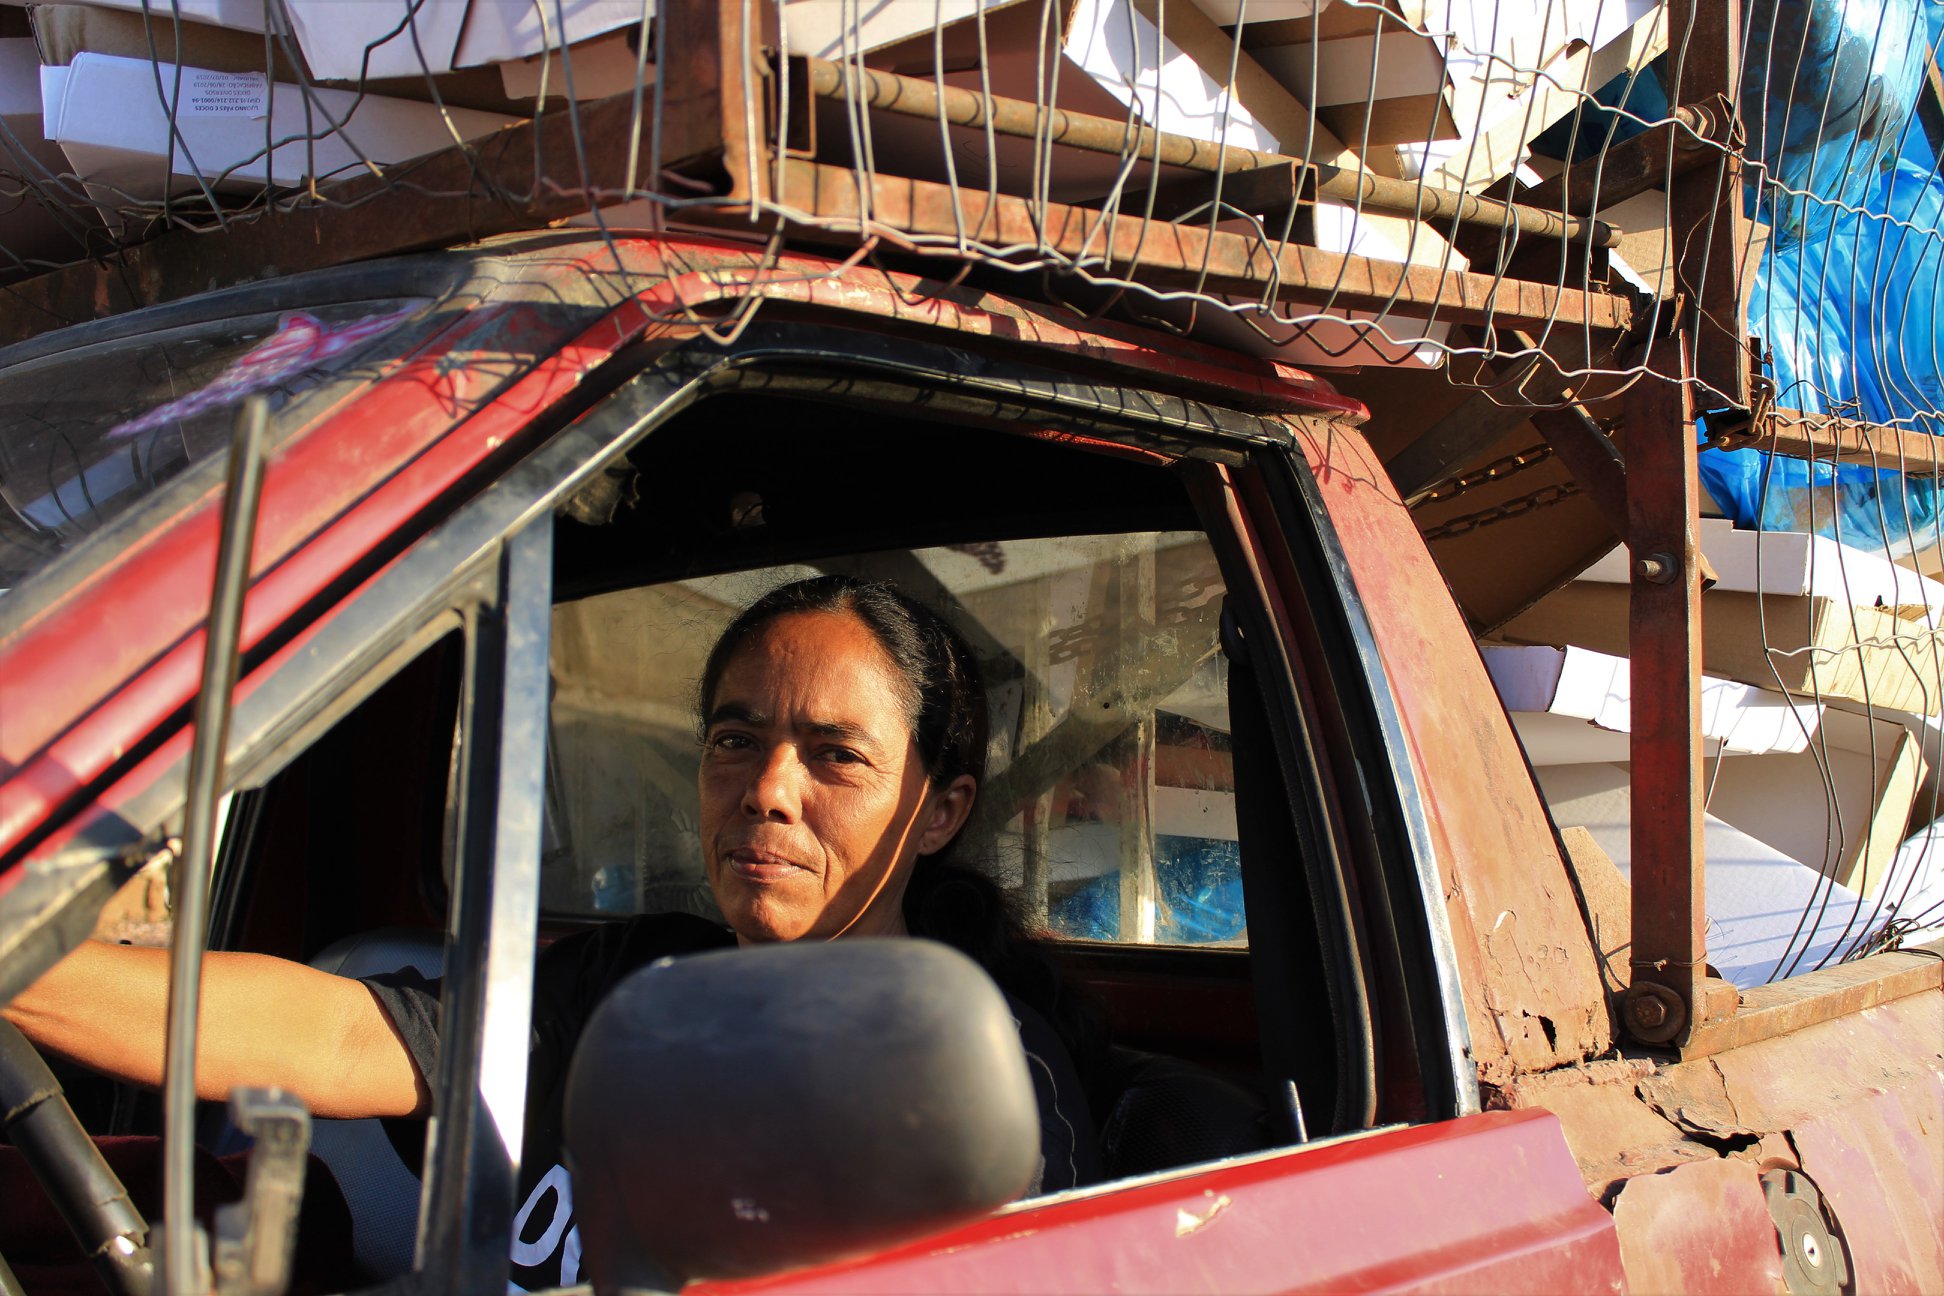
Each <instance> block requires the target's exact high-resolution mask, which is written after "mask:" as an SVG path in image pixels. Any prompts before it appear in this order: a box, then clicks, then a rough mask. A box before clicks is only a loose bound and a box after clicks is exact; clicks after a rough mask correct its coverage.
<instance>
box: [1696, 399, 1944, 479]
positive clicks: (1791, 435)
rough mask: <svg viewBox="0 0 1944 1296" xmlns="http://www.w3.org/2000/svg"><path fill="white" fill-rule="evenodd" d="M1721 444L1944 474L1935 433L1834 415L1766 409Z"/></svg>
mask: <svg viewBox="0 0 1944 1296" xmlns="http://www.w3.org/2000/svg"><path fill="white" fill-rule="evenodd" d="M1721 445H1722V447H1723V448H1724V449H1728V450H1739V449H1742V448H1744V447H1748V446H1753V447H1754V448H1756V449H1758V450H1766V451H1768V452H1769V453H1770V454H1779V455H1788V456H1790V457H1791V458H1795V459H1826V460H1831V461H1834V462H1836V463H1860V464H1868V465H1870V466H1871V467H1873V468H1882V469H1887V470H1890V471H1894V472H1900V473H1904V474H1906V475H1907V476H1912V477H1936V476H1939V475H1944V442H1940V441H1939V439H1938V437H1937V436H1935V435H1933V434H1931V433H1929V432H1924V431H1920V430H1918V429H1914V428H1896V427H1886V426H1884V425H1883V424H1881V423H1862V422H1858V421H1857V420H1855V419H1846V418H1842V417H1840V416H1837V415H1834V414H1808V413H1804V412H1803V411H1802V410H1792V409H1778V410H1770V411H1768V412H1767V414H1766V416H1765V417H1764V418H1762V419H1761V420H1760V421H1758V422H1757V423H1755V424H1754V425H1752V426H1751V427H1750V429H1749V430H1748V431H1747V432H1745V433H1736V434H1732V435H1729V436H1726V437H1723V438H1722V439H1721Z"/></svg>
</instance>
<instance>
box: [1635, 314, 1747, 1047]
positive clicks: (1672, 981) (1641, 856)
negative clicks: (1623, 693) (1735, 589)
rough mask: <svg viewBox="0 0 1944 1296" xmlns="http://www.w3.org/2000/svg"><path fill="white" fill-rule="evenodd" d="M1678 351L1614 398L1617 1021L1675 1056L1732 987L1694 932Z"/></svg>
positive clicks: (1694, 744)
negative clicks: (1624, 904)
mask: <svg viewBox="0 0 1944 1296" xmlns="http://www.w3.org/2000/svg"><path fill="white" fill-rule="evenodd" d="M1690 347H1691V343H1690V340H1689V338H1688V336H1687V334H1686V333H1685V332H1679V333H1676V334H1675V335H1674V336H1673V337H1672V338H1669V339H1667V340H1666V341H1665V342H1663V343H1662V344H1661V345H1659V346H1657V347H1656V348H1655V349H1654V352H1653V354H1652V356H1651V359H1650V362H1649V365H1648V372H1647V373H1646V374H1645V375H1644V376H1643V377H1642V378H1641V380H1640V381H1639V382H1637V383H1635V384H1634V386H1633V387H1632V388H1631V389H1629V391H1628V393H1627V398H1626V400H1627V406H1626V420H1627V483H1626V485H1627V524H1628V530H1627V541H1628V547H1629V549H1630V551H1631V553H1632V585H1631V589H1630V597H1629V601H1628V625H1627V639H1628V656H1629V658H1630V660H1631V662H1632V666H1633V670H1632V678H1633V696H1632V704H1631V705H1632V715H1631V721H1632V725H1631V727H1632V730H1633V737H1632V751H1631V758H1630V767H1629V768H1630V773H1629V783H1630V788H1629V790H1630V793H1631V796H1632V812H1631V817H1632V833H1633V849H1632V855H1633V876H1632V883H1633V885H1632V904H1633V915H1632V923H1633V952H1632V958H1631V962H1632V970H1631V977H1630V983H1629V985H1628V987H1627V990H1626V993H1625V997H1624V999H1623V1001H1622V1003H1623V1014H1622V1015H1623V1020H1624V1023H1625V1025H1626V1028H1627V1030H1628V1032H1629V1033H1630V1034H1631V1035H1633V1037H1634V1038H1635V1039H1637V1040H1640V1041H1641V1042H1643V1043H1647V1044H1656V1045H1668V1044H1673V1045H1677V1046H1678V1045H1681V1044H1684V1043H1685V1042H1686V1041H1687V1040H1688V1038H1689V1037H1690V1036H1691V1035H1692V1033H1693V1032H1694V1031H1696V1030H1698V1029H1701V1028H1703V1027H1705V1026H1707V1025H1709V1024H1710V1023H1711V1022H1713V1021H1714V1020H1716V1019H1718V1018H1720V1017H1722V1016H1725V1015H1727V1014H1728V1013H1732V1012H1733V1011H1734V1006H1735V996H1734V988H1733V987H1732V986H1729V985H1728V984H1727V983H1726V982H1724V981H1720V980H1718V979H1716V978H1711V977H1709V976H1708V974H1707V939H1706V936H1705V934H1704V927H1705V924H1706V922H1707V909H1706V904H1705V891H1706V888H1705V883H1704V877H1703V868H1702V866H1703V862H1704V859H1705V853H1704V849H1703V844H1702V788H1703V786H1704V785H1703V782H1702V768H1701V766H1702V738H1701V573H1702V563H1701V547H1700V541H1699V535H1700V518H1701V476H1700V471H1699V468H1698V462H1697V454H1698V446H1697V434H1696V426H1695V418H1694V384H1693V382H1692V378H1693V375H1694V369H1693V364H1694V361H1693V353H1692V351H1691V349H1690Z"/></svg>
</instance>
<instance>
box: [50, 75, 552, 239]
mask: <svg viewBox="0 0 1944 1296" xmlns="http://www.w3.org/2000/svg"><path fill="white" fill-rule="evenodd" d="M178 71H179V73H180V75H178ZM158 83H159V86H158ZM178 86H179V87H180V91H179V97H178V92H177V87H178ZM165 96H166V97H165ZM41 97H42V107H43V112H44V113H45V116H46V122H47V133H48V137H49V138H50V139H52V140H54V141H56V142H57V143H59V144H60V146H61V148H62V151H63V152H64V153H65V154H66V155H67V158H68V161H69V163H70V165H71V166H72V167H73V169H74V171H75V172H76V173H77V174H78V175H80V176H81V177H82V178H83V179H84V180H86V181H87V182H88V185H89V189H90V192H91V193H93V194H95V195H96V197H97V200H98V201H100V202H102V203H104V204H106V205H107V206H109V207H111V208H113V207H120V206H125V205H127V204H128V203H130V202H131V201H132V202H151V201H155V200H158V199H160V198H161V197H162V196H163V195H164V194H165V193H181V192H193V191H196V190H197V189H198V188H199V183H201V182H206V183H208V184H209V185H210V186H211V187H212V188H213V189H215V190H216V191H217V192H219V193H251V192H254V191H256V190H259V189H261V188H262V187H263V186H264V185H266V184H269V185H273V186H294V185H299V184H302V183H304V182H305V180H306V179H307V178H309V177H310V176H311V175H312V174H313V173H314V174H315V175H316V177H317V178H318V179H320V180H321V179H324V178H327V177H329V176H332V175H335V174H339V173H342V172H346V171H349V170H351V169H353V168H357V167H362V166H363V165H364V161H363V160H361V158H360V155H362V158H363V159H368V160H369V161H370V162H372V163H375V164H378V165H386V164H389V163H394V162H403V161H405V160H407V159H409V158H414V157H418V156H420V155H421V154H425V153H430V152H434V151H437V150H439V149H444V148H450V147H452V145H453V137H452V132H453V131H457V132H458V133H459V135H460V136H461V138H464V139H476V138H478V137H480V136H482V135H488V134H491V133H492V132H493V131H496V130H498V129H500V128H501V127H503V126H506V125H509V124H511V123H512V122H513V121H515V120H516V119H515V118H511V117H505V116H501V115H499V114H495V113H482V112H474V111H470V110H468V109H462V108H455V109H450V110H448V111H447V112H444V113H441V112H440V111H439V110H438V109H436V108H434V107H432V106H430V105H427V104H421V103H413V102H408V101H406V100H400V99H386V98H383V97H381V96H377V95H362V96H361V95H357V94H354V93H352V92H349V91H343V90H313V91H311V92H310V96H309V102H308V104H307V103H306V96H305V94H304V92H303V91H302V90H301V89H299V88H298V87H296V86H293V85H288V84H285V83H281V82H272V81H270V80H269V79H268V78H267V77H265V76H263V74H261V73H228V72H215V71H212V70H210V69H207V68H193V67H184V68H181V69H179V70H178V69H177V68H176V67H175V66H174V65H173V64H168V63H160V64H151V63H149V62H148V61H147V60H145V59H126V58H117V57H115V56H113V55H107V54H83V55H80V56H79V57H77V58H76V59H75V60H74V62H73V63H72V64H70V65H68V66H67V67H44V68H42V69H41ZM178 102H179V103H180V105H181V106H180V109H179V111H177V112H176V113H175V127H176V131H177V132H179V134H180V139H179V140H176V141H172V136H171V129H170V106H171V104H174V103H178ZM331 119H335V120H337V121H339V122H341V123H342V125H341V126H340V127H338V128H337V129H330V128H329V127H328V124H327V123H328V122H329V121H330V120H331ZM307 132H316V137H315V138H312V137H311V136H310V135H309V134H308V133H307ZM272 143H274V144H275V147H274V148H272V149H269V150H268V151H267V153H266V146H267V145H268V144H272ZM162 159H167V160H168V173H167V175H166V178H165V176H164V175H163V174H162V170H163V168H162V167H161V166H159V165H158V162H159V161H161V160H162Z"/></svg>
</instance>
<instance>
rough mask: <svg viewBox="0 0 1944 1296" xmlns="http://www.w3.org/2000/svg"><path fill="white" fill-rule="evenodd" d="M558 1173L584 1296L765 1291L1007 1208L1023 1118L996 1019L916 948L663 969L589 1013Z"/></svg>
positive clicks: (1016, 1175)
mask: <svg viewBox="0 0 1944 1296" xmlns="http://www.w3.org/2000/svg"><path fill="white" fill-rule="evenodd" d="M565 1135H566V1145H567V1156H568V1159H569V1163H570V1165H571V1168H572V1171H573V1175H574V1206H575V1214H576V1216H577V1218H578V1221H579V1228H580V1231H581V1245H582V1256H583V1264H584V1266H585V1269H586V1272H587V1274H588V1276H589V1277H590V1279H591V1280H592V1281H593V1283H594V1285H595V1287H596V1289H597V1290H599V1291H603V1292H609V1291H614V1290H616V1289H618V1288H657V1287H659V1288H665V1289H670V1290H672V1289H674V1288H676V1287H679V1286H680V1285H681V1284H682V1283H683V1282H684V1281H686V1280H688V1279H692V1278H734V1277H750V1276H754V1275H759V1274H767V1273H773V1272H776V1271H778V1270H783V1269H790V1268H797V1267H800V1266H803V1265H810V1264H817V1263H822V1262H826V1261H831V1260H836V1259H840V1258H842V1257H845V1256H850V1255H855V1254H858V1253H861V1252H867V1251H871V1250H875V1249H879V1248H882V1247H885V1246H888V1245H891V1244H892V1243H895V1242H901V1241H905V1240H907V1239H910V1238H914V1237H918V1236H920V1235H922V1234H925V1233H928V1232H933V1231H936V1230H939V1229H942V1228H946V1227H949V1226H950V1225H953V1224H956V1223H960V1222H962V1221H965V1220H969V1219H973V1218H976V1217H977V1216H980V1215H983V1214H985V1213H987V1212H988V1211H991V1210H992V1209H993V1208H994V1207H997V1206H1000V1205H1003V1204H1004V1203H1006V1202H1009V1201H1012V1200H1013V1199H1015V1198H1017V1197H1019V1196H1020V1195H1021V1194H1022V1193H1024V1192H1025V1191H1026V1189H1027V1188H1028V1187H1029V1186H1030V1184H1031V1182H1032V1179H1033V1176H1034V1174H1035V1173H1036V1172H1037V1170H1038V1167H1039V1160H1040V1143H1039V1112H1038V1106H1037V1103H1036V1100H1035V1096H1034V1091H1033V1083H1032V1078H1031V1076H1030V1075H1029V1074H1028V1072H1027V1069H1026V1058H1025V1052H1024V1050H1023V1048H1022V1046H1021V1044H1020V1040H1019V1031H1018V1027H1017V1026H1016V1025H1015V1023H1014V1021H1013V1016H1012V1012H1011V1009H1010V1008H1009V1007H1008V1006H1007V1004H1006V1000H1005V998H1004V996H1003V995H1001V994H1000V992H999V989H998V987H997V986H995V985H994V984H993V982H992V980H991V979H990V978H989V977H988V976H987V975H986V974H985V972H984V971H982V970H981V969H980V968H979V967H978V965H977V964H975V963H973V962H972V961H971V960H970V959H968V958H966V957H965V956H964V955H962V954H960V953H958V952H957V951H955V950H952V949H949V948H947V947H945V946H943V945H939V944H936V943H934V942H931V941H922V940H877V939H866V940H845V941H835V942H829V943H820V944H814V945H813V944H808V943H805V944H791V945H772V946H765V947H761V948H753V949H741V950H723V951H719V952H716V953H709V954H698V955H692V956H689V957H687V958H682V959H674V960H666V959H665V960H662V961H660V962H657V963H655V964H652V965H650V966H649V967H646V968H643V969H641V970H640V971H638V972H635V973H633V974H632V975H630V976H629V977H627V978H626V979H625V980H623V981H622V982H621V983H620V984H619V985H618V986H616V987H615V989H614V991H613V992H612V993H610V994H609V995H608V997H607V998H606V999H605V1000H603V1001H602V1003H601V1005H600V1007H599V1008H598V1009H596V1010H595V1012H594V1014H593V1016H592V1017H591V1018H590V1019H589V1021H588V1024H587V1029H586V1030H585V1031H584V1032H583V1033H582V1035H581V1041H580V1045H579V1047H578V1048H577V1049H576V1051H575V1054H574V1061H573V1065H572V1068H571V1070H570V1072H569V1074H568V1081H567V1096H566V1109H565Z"/></svg>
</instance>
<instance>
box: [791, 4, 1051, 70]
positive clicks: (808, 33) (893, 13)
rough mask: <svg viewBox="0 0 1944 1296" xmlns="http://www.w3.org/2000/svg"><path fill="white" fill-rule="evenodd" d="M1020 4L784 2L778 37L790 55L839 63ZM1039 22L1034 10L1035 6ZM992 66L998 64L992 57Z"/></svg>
mask: <svg viewBox="0 0 1944 1296" xmlns="http://www.w3.org/2000/svg"><path fill="white" fill-rule="evenodd" d="M1018 3H1021V0H876V3H870V2H869V0H866V2H865V3H849V2H847V0H784V5H783V38H784V42H785V48H787V49H788V51H789V52H790V53H792V54H803V55H807V56H809V57H810V58H822V59H841V58H847V57H852V56H855V55H858V54H869V53H873V52H875V51H877V50H881V49H883V48H885V47H886V46H889V45H895V44H897V43H898V42H900V41H904V40H908V39H910V38H912V37H914V36H923V37H924V38H925V39H926V40H927V41H929V40H930V39H931V32H932V27H933V25H934V24H941V25H943V24H950V23H956V22H960V21H962V20H964V19H966V18H970V17H971V16H972V15H974V14H976V13H978V12H979V11H980V10H981V9H984V10H985V11H986V12H987V13H988V14H991V13H993V12H994V11H997V10H1000V9H1005V8H1008V7H1010V6H1012V5H1015V4H1018ZM1033 9H1034V11H1035V12H1034V17H1035V20H1037V18H1038V10H1039V6H1038V5H1034V6H1033ZM993 63H994V64H995V70H997V69H996V64H997V63H998V59H996V58H995V59H994V60H993Z"/></svg>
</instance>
